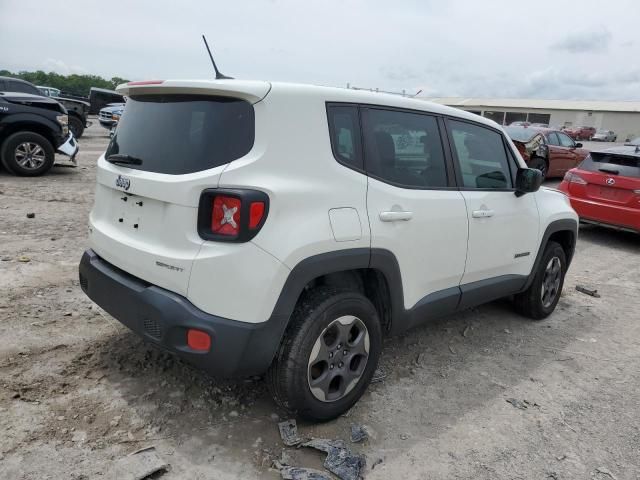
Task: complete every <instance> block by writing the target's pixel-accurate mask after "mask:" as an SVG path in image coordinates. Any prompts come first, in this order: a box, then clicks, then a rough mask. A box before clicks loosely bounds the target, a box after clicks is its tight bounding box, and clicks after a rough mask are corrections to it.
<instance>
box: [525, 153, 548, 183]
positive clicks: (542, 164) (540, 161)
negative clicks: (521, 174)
mask: <svg viewBox="0 0 640 480" xmlns="http://www.w3.org/2000/svg"><path fill="white" fill-rule="evenodd" d="M529 166H530V167H531V168H535V169H538V170H540V171H541V172H542V179H543V180H544V179H545V178H546V176H547V173H548V170H549V169H548V167H547V162H546V161H545V159H544V158H540V157H533V158H532V159H531V161H530V162H529Z"/></svg>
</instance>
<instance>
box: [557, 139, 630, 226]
mask: <svg viewBox="0 0 640 480" xmlns="http://www.w3.org/2000/svg"><path fill="white" fill-rule="evenodd" d="M558 188H559V189H560V190H561V191H563V192H565V193H566V194H567V195H568V196H569V199H570V200H571V206H572V207H573V208H574V209H575V211H576V212H577V213H578V215H579V216H580V220H581V221H582V222H587V223H596V224H599V225H604V226H608V227H614V228H618V229H622V230H629V231H633V232H637V233H640V147H633V146H624V147H612V148H608V149H606V150H601V151H597V152H595V151H594V152H591V154H590V155H589V156H588V157H587V158H586V159H585V160H584V161H583V162H582V163H581V164H580V165H579V166H578V167H577V168H574V169H572V170H570V171H569V172H567V174H566V175H565V177H564V180H563V181H562V183H561V184H560V186H559V187H558Z"/></svg>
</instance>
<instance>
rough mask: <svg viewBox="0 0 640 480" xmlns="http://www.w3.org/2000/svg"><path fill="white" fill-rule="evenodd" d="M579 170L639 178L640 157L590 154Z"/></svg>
mask: <svg viewBox="0 0 640 480" xmlns="http://www.w3.org/2000/svg"><path fill="white" fill-rule="evenodd" d="M579 168H580V169H582V170H588V171H591V172H602V173H608V174H610V175H621V176H623V177H634V178H640V155H620V154H615V153H598V152H591V154H590V155H589V156H588V157H587V158H585V159H584V161H583V162H582V163H581V164H580V167H579Z"/></svg>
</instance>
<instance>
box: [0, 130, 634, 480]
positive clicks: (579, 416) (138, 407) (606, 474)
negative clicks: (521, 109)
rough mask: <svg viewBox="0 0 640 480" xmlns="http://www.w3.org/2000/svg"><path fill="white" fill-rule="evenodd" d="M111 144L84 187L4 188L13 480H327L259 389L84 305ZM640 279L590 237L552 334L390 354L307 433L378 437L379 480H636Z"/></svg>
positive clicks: (468, 327)
mask: <svg viewBox="0 0 640 480" xmlns="http://www.w3.org/2000/svg"><path fill="white" fill-rule="evenodd" d="M106 143H107V136H106V130H103V129H101V128H100V127H99V126H97V125H96V126H93V127H91V128H90V129H89V130H88V131H87V132H86V134H85V136H84V137H83V138H82V139H81V140H80V145H81V154H80V156H79V165H80V166H79V167H78V168H76V169H74V168H69V167H66V166H62V165H61V166H57V167H55V168H54V169H53V170H52V171H51V172H50V174H48V175H46V176H44V177H41V178H33V179H29V178H17V177H13V176H9V175H7V174H6V173H5V172H0V219H1V223H0V260H1V261H0V339H1V342H0V431H1V432H2V435H1V436H0V478H2V479H5V478H6V479H34V480H35V479H38V480H41V479H75V480H79V479H94V478H98V479H99V478H109V476H108V475H109V472H110V470H111V469H112V468H113V464H114V461H116V460H118V459H120V458H122V457H124V456H126V455H127V454H128V453H130V452H133V451H135V450H138V449H140V448H143V447H147V446H151V445H153V446H155V447H156V450H157V452H158V454H159V455H160V456H161V457H162V459H163V460H164V461H166V462H167V463H169V464H171V470H170V471H169V472H168V473H165V474H164V475H162V476H160V477H159V478H162V480H171V479H236V478H241V479H254V478H267V479H276V478H279V475H278V473H276V472H275V471H273V470H270V469H269V467H270V465H271V463H272V460H273V459H276V458H280V457H281V455H282V454H283V452H284V455H285V456H286V457H287V458H288V461H289V462H291V463H292V464H296V465H303V466H308V467H315V468H321V463H322V458H323V457H322V455H321V454H320V453H319V452H316V451H309V450H307V449H295V448H286V447H284V446H283V444H282V442H281V440H280V438H279V434H278V429H277V421H278V419H279V418H280V417H283V416H284V413H283V412H282V411H279V410H278V409H277V408H276V406H275V405H274V404H273V402H272V401H271V399H270V397H269V395H268V393H267V391H266V388H265V385H264V383H263V381H262V379H260V378H252V379H243V380H237V381H226V382H219V381H215V380H211V379H209V378H208V377H207V376H206V375H204V374H202V373H201V372H199V371H196V370H194V369H192V368H190V367H188V366H186V365H184V364H183V363H181V362H180V361H178V360H175V359H174V358H172V357H170V356H168V355H167V354H164V353H159V352H157V351H155V350H154V349H153V348H150V347H148V346H146V345H145V344H143V343H142V341H141V340H140V339H139V338H138V337H136V336H134V335H133V334H131V333H130V332H129V331H128V330H127V329H126V328H125V327H123V326H121V325H120V324H119V323H118V322H116V321H115V320H114V319H113V318H111V317H109V315H108V314H106V313H105V312H103V311H102V310H101V309H99V308H97V307H96V306H94V305H92V303H91V302H90V301H89V300H88V299H87V298H86V297H85V296H84V294H83V293H82V291H81V289H80V287H79V285H78V279H77V264H78V261H79V260H80V257H81V255H82V252H83V251H84V249H85V248H86V246H87V227H86V225H87V216H88V213H89V210H90V208H91V204H92V201H93V190H94V182H95V163H96V158H97V157H98V156H99V154H100V153H101V152H102V151H103V150H104V148H105V146H106ZM60 160H61V163H63V164H64V163H65V162H64V158H63V157H61V158H60ZM28 213H35V218H27V214H28ZM639 273H640V238H639V237H638V236H634V235H632V234H627V233H621V232H615V231H610V230H605V229H600V228H594V227H583V228H581V230H580V239H579V242H578V247H577V254H576V257H575V261H574V263H573V265H572V266H571V269H570V271H569V274H568V276H567V280H566V283H565V289H564V293H563V296H562V298H561V300H560V303H559V305H558V308H557V310H556V312H555V313H554V314H553V315H552V316H551V317H550V318H548V319H547V320H544V321H542V322H532V321H529V320H526V319H523V318H521V317H519V316H517V315H516V314H514V313H513V312H512V310H511V308H510V305H509V303H508V302H506V301H502V302H495V303H492V304H489V305H486V306H483V307H481V308H477V309H473V310H470V311H467V312H464V313H462V314H460V315H456V316H454V317H451V318H448V319H445V320H440V321H436V322H433V323H432V324H430V325H427V326H425V327H423V328H419V329H416V330H414V331H411V332H409V333H408V334H406V335H405V336H403V337H400V338H393V339H389V340H387V341H386V343H385V348H384V353H383V357H382V360H381V366H382V369H383V371H384V372H386V374H387V376H386V378H385V379H384V380H383V381H382V382H379V383H376V384H374V385H372V386H371V387H370V388H369V390H368V392H367V393H366V394H365V396H364V397H363V398H362V399H361V400H360V402H359V403H358V404H357V405H356V406H355V407H354V408H353V409H352V410H351V411H350V412H349V413H348V414H347V415H345V416H343V417H341V418H339V419H337V420H335V421H332V422H329V423H326V424H320V425H311V424H306V423H302V422H299V424H298V426H299V430H300V433H301V434H302V435H303V436H305V437H324V438H341V439H344V440H345V441H347V442H348V443H349V430H350V426H351V425H352V424H365V425H368V426H369V427H370V428H371V429H372V430H373V432H374V434H375V435H374V436H375V438H371V439H369V440H368V441H366V442H365V443H363V444H357V445H353V449H354V451H357V452H362V453H364V454H365V455H366V456H367V469H366V470H367V475H366V477H367V478H368V479H373V478H376V479H377V478H380V479H395V478H403V479H413V478H416V479H417V478H423V479H546V478H548V479H603V480H612V479H618V480H623V479H639V478H640V413H639V412H640V368H639V366H640V295H638V294H639V292H640V275H639ZM576 284H581V285H586V286H588V287H590V288H597V289H598V291H599V292H600V293H601V295H602V296H601V298H593V297H590V296H587V295H584V294H582V293H579V292H577V291H576V290H575V286H576ZM507 400H509V401H510V402H511V403H509V402H508V401H507ZM518 407H519V408H518ZM374 465H375V468H373V469H372V466H374ZM122 478H123V479H124V480H126V478H124V477H122Z"/></svg>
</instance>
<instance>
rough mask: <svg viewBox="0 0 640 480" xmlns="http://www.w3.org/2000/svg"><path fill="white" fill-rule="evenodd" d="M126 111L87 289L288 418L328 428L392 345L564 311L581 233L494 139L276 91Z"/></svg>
mask: <svg viewBox="0 0 640 480" xmlns="http://www.w3.org/2000/svg"><path fill="white" fill-rule="evenodd" d="M118 91H119V93H121V94H123V95H127V96H128V97H129V101H128V102H127V105H126V108H125V111H124V114H123V116H122V118H121V121H120V125H119V126H118V129H117V132H116V134H115V136H114V137H113V139H112V140H111V143H110V144H109V147H108V149H107V151H106V152H105V154H104V155H103V156H101V157H100V159H99V160H98V173H97V189H96V196H95V206H94V208H93V210H92V212H91V216H90V225H89V232H90V234H89V235H90V245H91V249H90V250H87V251H86V252H85V254H84V256H83V257H82V261H81V263H80V284H81V286H82V288H83V290H84V291H85V292H86V294H87V295H88V296H89V297H90V298H91V299H93V300H94V301H95V302H96V303H97V304H99V305H100V306H102V307H103V308H104V309H105V310H106V311H107V312H109V313H110V314H111V315H113V316H114V317H115V318H117V319H118V320H119V321H121V322H122V323H123V324H125V325H126V326H128V327H129V328H130V329H132V330H133V331H135V332H136V333H138V334H139V335H141V336H142V337H144V339H145V340H147V341H149V342H151V343H154V344H156V345H158V346H160V347H162V348H164V349H166V350H168V351H171V352H174V353H175V354H177V355H179V356H180V357H182V358H184V359H186V360H187V361H189V362H191V363H193V364H195V365H197V366H199V367H201V368H203V369H206V370H207V371H208V372H210V373H211V374H213V375H217V376H224V377H228V376H240V375H254V374H262V373H265V372H266V374H267V383H268V385H269V388H270V389H271V391H272V393H273V395H274V397H275V399H276V401H277V402H278V403H279V404H280V405H282V406H283V407H285V408H287V409H289V410H291V411H294V412H297V413H298V414H299V415H301V416H303V417H307V418H310V419H316V420H326V419H329V418H333V417H335V416H337V415H339V414H340V413H342V412H344V411H345V410H347V409H348V408H350V407H351V406H352V405H353V404H354V403H355V402H356V401H357V400H358V398H359V397H360V396H361V395H362V394H363V392H364V390H365V389H366V388H367V385H368V384H369V382H370V380H371V377H372V375H373V373H374V370H375V368H376V364H377V363H378V358H379V356H380V353H381V343H382V338H383V336H385V335H393V334H397V333H399V332H402V331H404V330H406V329H407V328H409V327H412V326H415V325H418V324H421V323H423V322H426V321H428V320H430V319H433V318H436V317H440V316H442V315H445V314H449V313H453V312H457V311H460V310H463V309H468V308H470V307H473V306H475V305H478V304H481V303H484V302H489V301H491V300H495V299H497V298H501V297H507V296H513V297H514V303H515V305H516V307H517V309H518V310H519V311H520V312H521V313H522V314H524V315H527V316H529V317H531V318H534V319H540V318H544V317H546V316H547V315H549V314H550V313H551V312H552V311H553V310H554V308H555V306H556V303H557V302H558V298H559V297H560V292H561V290H562V285H563V279H564V275H565V272H566V270H567V268H568V266H569V263H570V261H571V257H572V255H573V252H574V246H575V242H576V236H577V229H578V218H577V216H576V214H575V212H574V211H573V210H572V209H571V207H570V206H569V202H568V201H567V199H566V197H565V196H564V195H563V194H561V193H559V192H557V191H554V190H549V189H545V188H543V189H540V190H538V189H539V186H540V181H541V178H540V175H539V173H538V171H537V170H531V169H527V168H526V167H525V163H524V162H523V160H522V159H521V157H520V155H519V154H518V151H517V150H516V149H515V148H514V146H513V144H512V143H511V141H510V140H509V138H508V137H507V136H506V135H505V134H504V132H503V131H502V129H501V128H500V127H499V126H498V125H497V124H495V123H494V122H492V121H490V120H487V119H484V118H482V117H479V116H477V115H473V114H471V113H467V112H464V111H461V110H456V109H453V108H448V107H444V106H441V105H435V104H432V103H429V102H425V101H421V100H416V99H410V98H403V97H399V96H393V95H385V94H379V93H372V92H364V91H355V90H347V89H339V88H324V87H315V86H303V85H290V84H279V83H269V82H250V81H238V80H216V81H173V80H171V81H151V82H132V83H129V84H126V85H122V86H121V87H120V88H119V90H118Z"/></svg>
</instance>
